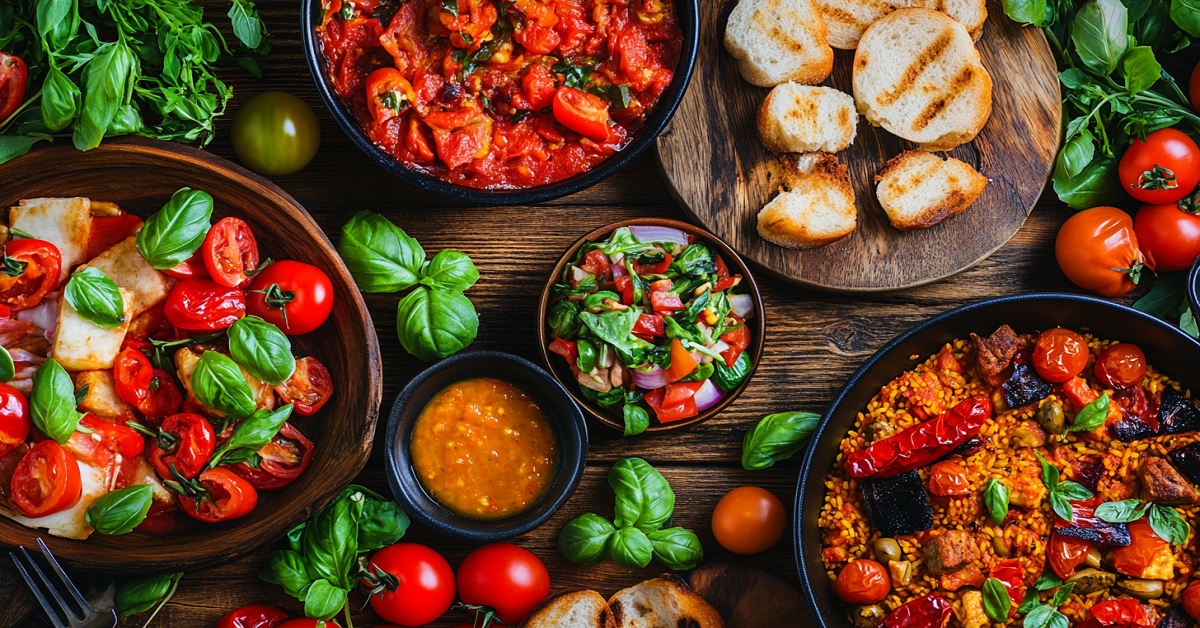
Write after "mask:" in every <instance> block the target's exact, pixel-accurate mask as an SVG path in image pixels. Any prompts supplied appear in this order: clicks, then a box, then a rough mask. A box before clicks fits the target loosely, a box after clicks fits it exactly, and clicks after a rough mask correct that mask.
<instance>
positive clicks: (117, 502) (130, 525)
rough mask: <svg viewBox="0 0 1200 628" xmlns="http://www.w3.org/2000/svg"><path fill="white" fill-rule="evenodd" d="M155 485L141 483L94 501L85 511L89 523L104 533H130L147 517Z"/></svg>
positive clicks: (109, 493)
mask: <svg viewBox="0 0 1200 628" xmlns="http://www.w3.org/2000/svg"><path fill="white" fill-rule="evenodd" d="M153 501H154V487H152V486H150V485H149V484H140V485H138V486H130V487H128V488H122V489H117V490H115V491H110V492H108V493H105V494H104V495H102V496H100V499H97V500H96V501H94V502H92V505H91V506H89V507H88V509H87V513H85V515H86V518H87V522H88V525H90V526H92V527H93V528H95V529H96V531H97V532H99V533H100V534H104V535H109V536H112V535H117V534H128V533H130V532H132V531H133V529H134V528H136V527H137V526H138V524H140V523H141V522H142V521H144V520H145V519H146V513H148V512H150V504H151V503H153Z"/></svg>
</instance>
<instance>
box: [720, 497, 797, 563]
mask: <svg viewBox="0 0 1200 628" xmlns="http://www.w3.org/2000/svg"><path fill="white" fill-rule="evenodd" d="M786 527H787V515H786V514H785V513H784V511H783V502H781V501H779V498H778V497H775V496H774V495H772V494H771V493H770V492H769V491H766V490H764V489H761V488H758V487H757V486H742V487H739V488H735V489H733V490H732V491H729V492H728V493H726V494H725V496H724V497H722V498H721V501H719V502H717V507H716V508H715V509H713V515H712V531H713V536H715V537H716V538H717V542H718V543H720V544H721V547H724V548H725V549H727V550H729V551H731V552H733V553H735V554H758V553H759V552H765V551H767V550H768V549H771V547H772V546H774V545H775V544H776V543H778V542H779V539H781V538H783V532H784V529H785V528H786Z"/></svg>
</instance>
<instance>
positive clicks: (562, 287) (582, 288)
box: [550, 275, 597, 297]
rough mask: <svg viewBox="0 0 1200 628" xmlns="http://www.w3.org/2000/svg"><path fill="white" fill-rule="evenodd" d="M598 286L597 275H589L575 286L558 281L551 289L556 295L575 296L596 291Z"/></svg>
mask: <svg viewBox="0 0 1200 628" xmlns="http://www.w3.org/2000/svg"><path fill="white" fill-rule="evenodd" d="M596 287H597V286H596V276H595V275H588V276H587V277H586V278H584V279H583V280H581V281H580V282H579V283H577V284H575V287H574V288H572V287H571V285H570V284H565V283H556V284H554V285H553V286H551V287H550V291H551V292H553V293H554V295H555V296H561V297H573V296H579V295H582V294H588V293H591V292H595V291H596Z"/></svg>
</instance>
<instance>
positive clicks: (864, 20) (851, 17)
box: [814, 0, 987, 50]
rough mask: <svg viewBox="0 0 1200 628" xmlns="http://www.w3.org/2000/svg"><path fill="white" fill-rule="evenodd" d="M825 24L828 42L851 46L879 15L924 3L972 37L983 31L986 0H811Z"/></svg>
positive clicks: (855, 44)
mask: <svg viewBox="0 0 1200 628" xmlns="http://www.w3.org/2000/svg"><path fill="white" fill-rule="evenodd" d="M814 2H816V3H817V10H818V11H820V12H821V17H823V18H825V28H826V32H827V35H828V38H829V45H830V46H833V47H834V48H838V49H840V50H854V49H855V48H857V47H858V40H859V39H860V38H862V35H863V33H864V32H865V31H866V30H867V27H868V26H870V25H872V24H874V23H875V22H876V21H877V20H879V19H880V18H882V17H883V16H885V15H887V14H889V13H891V12H892V11H895V10H896V9H903V8H906V7H924V8H926V9H934V10H936V11H941V12H942V13H945V14H946V15H949V16H950V17H952V18H954V19H956V20H958V21H959V22H960V23H961V24H962V25H963V26H965V27H966V29H967V32H968V33H970V35H971V39H972V40H973V41H979V36H980V35H982V34H983V23H984V22H986V21H987V0H814Z"/></svg>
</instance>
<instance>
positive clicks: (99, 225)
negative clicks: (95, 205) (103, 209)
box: [87, 214, 142, 259]
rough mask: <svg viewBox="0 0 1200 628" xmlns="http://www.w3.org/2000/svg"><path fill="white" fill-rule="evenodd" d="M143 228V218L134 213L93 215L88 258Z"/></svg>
mask: <svg viewBox="0 0 1200 628" xmlns="http://www.w3.org/2000/svg"><path fill="white" fill-rule="evenodd" d="M141 228H142V219H141V218H138V217H137V216H134V215H133V214H121V215H120V216H93V217H92V230H91V233H90V234H89V235H88V244H87V258H88V259H92V258H93V257H96V256H97V255H99V254H101V253H103V252H105V251H107V250H108V249H110V248H112V246H113V245H116V244H120V243H121V242H123V241H125V240H126V239H127V238H129V237H130V236H132V235H134V234H136V233H137V232H138V229H141Z"/></svg>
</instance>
